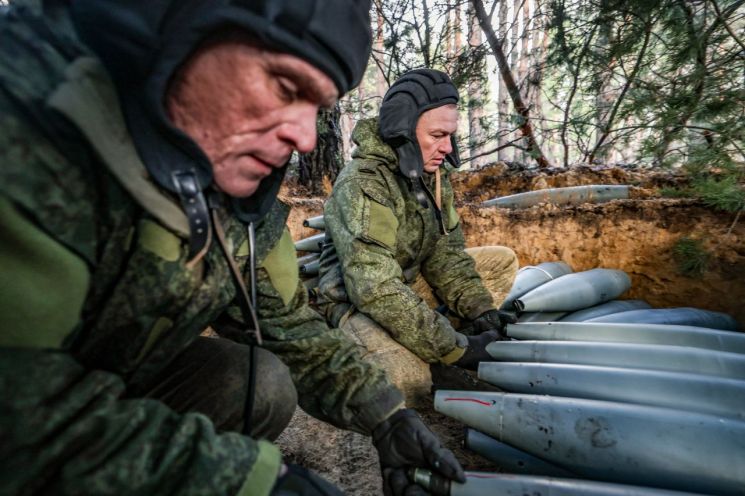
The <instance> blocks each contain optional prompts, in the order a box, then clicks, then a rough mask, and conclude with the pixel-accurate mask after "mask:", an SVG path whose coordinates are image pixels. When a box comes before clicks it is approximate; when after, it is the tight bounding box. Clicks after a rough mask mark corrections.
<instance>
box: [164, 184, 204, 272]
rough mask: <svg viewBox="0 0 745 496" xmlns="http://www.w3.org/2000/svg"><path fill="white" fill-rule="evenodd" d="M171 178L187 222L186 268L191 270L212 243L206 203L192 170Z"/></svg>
mask: <svg viewBox="0 0 745 496" xmlns="http://www.w3.org/2000/svg"><path fill="white" fill-rule="evenodd" d="M171 177H172V178H173V183H174V186H175V189H176V193H177V194H178V197H179V200H180V201H181V208H183V210H184V213H185V214H186V218H187V220H188V222H189V256H188V259H189V261H188V262H187V263H186V266H187V267H189V268H192V267H194V266H195V265H196V264H197V263H198V262H199V261H200V260H201V259H202V257H204V255H205V254H206V253H207V250H209V247H210V244H211V242H212V225H211V223H210V215H209V210H208V208H207V201H206V200H205V197H204V193H203V192H202V188H201V187H200V185H199V180H198V179H197V174H196V172H195V171H194V170H187V171H177V172H174V173H173V174H172V176H171Z"/></svg>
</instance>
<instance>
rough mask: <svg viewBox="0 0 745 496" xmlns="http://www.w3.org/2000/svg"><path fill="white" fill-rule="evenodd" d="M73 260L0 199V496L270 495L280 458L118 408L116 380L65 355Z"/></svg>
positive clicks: (147, 406)
mask: <svg viewBox="0 0 745 496" xmlns="http://www.w3.org/2000/svg"><path fill="white" fill-rule="evenodd" d="M76 259H77V256H76V255H73V254H72V253H71V252H69V251H67V249H66V248H65V247H63V246H62V245H60V244H59V243H58V242H57V241H56V240H54V239H52V238H50V237H49V236H48V235H47V234H46V233H44V232H43V231H42V230H40V229H39V228H38V227H36V226H35V225H34V224H33V223H31V222H30V221H28V220H27V219H26V218H25V216H23V215H22V214H21V213H20V211H19V210H17V209H16V208H15V207H14V206H13V204H11V203H10V202H9V201H8V200H5V199H3V198H2V197H1V196H0V281H2V283H1V284H0V439H2V442H1V443H0V493H2V494H36V493H54V494H57V493H59V494H61V493H95V494H111V495H123V494H174V493H178V494H185V495H188V494H194V495H197V494H224V495H228V494H231V495H232V494H247V493H248V492H249V489H250V490H251V494H262V495H267V494H269V492H270V491H271V488H272V486H273V484H274V481H275V479H276V475H277V473H278V470H279V466H280V464H281V457H280V454H279V451H278V450H277V448H275V447H274V446H272V445H271V444H269V443H266V442H263V441H259V442H257V441H254V440H252V439H250V438H247V437H244V436H241V435H238V434H234V433H225V434H218V433H216V432H215V430H214V428H213V426H212V424H211V422H210V421H209V420H208V419H207V418H206V417H204V416H202V415H199V414H188V415H178V414H176V413H175V412H173V411H172V410H170V409H169V408H167V407H166V406H165V405H163V404H162V403H160V402H157V401H154V400H147V399H122V394H123V392H124V383H123V381H122V379H121V378H120V377H118V376H117V375H115V374H112V373H109V372H103V371H97V370H87V369H85V368H84V367H83V366H82V365H80V363H78V362H77V361H76V360H75V359H74V358H73V357H72V356H71V355H70V354H69V353H67V352H66V351H65V350H64V345H63V342H64V338H65V337H66V336H67V335H69V334H70V333H71V332H72V331H73V329H74V328H75V326H76V325H77V321H76V320H75V319H73V318H72V316H77V319H79V312H80V308H81V306H82V304H83V301H84V298H85V294H86V289H87V283H88V277H89V276H88V273H87V268H86V265H85V264H83V263H82V262H80V261H79V259H78V260H76ZM55 261H57V262H56V264H55V263H54V262H55ZM55 265H59V266H58V267H55ZM47 270H50V271H52V272H51V273H50V274H47ZM11 281H12V284H11V283H10V282H11ZM64 288H68V294H58V293H60V291H62V290H63V289H64ZM50 293H51V294H50ZM40 295H46V298H44V297H40ZM50 301H51V302H52V303H51V304H48V303H47V302H50ZM27 317H28V318H27Z"/></svg>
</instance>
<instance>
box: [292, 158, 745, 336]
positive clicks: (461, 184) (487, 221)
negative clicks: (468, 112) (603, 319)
mask: <svg viewBox="0 0 745 496" xmlns="http://www.w3.org/2000/svg"><path fill="white" fill-rule="evenodd" d="M679 181H680V178H679V177H677V176H674V175H670V174H649V173H647V174H641V173H639V172H636V171H627V170H623V169H618V168H613V169H602V170H590V169H586V170H581V171H576V170H570V171H559V172H556V173H553V174H546V173H545V172H544V173H535V172H531V171H528V172H526V171H519V172H517V173H514V174H512V173H510V171H505V169H504V167H500V166H493V167H491V168H487V169H486V170H481V171H478V172H472V173H464V174H457V175H456V177H455V178H454V179H453V183H454V186H455V188H456V190H458V191H457V193H456V196H457V198H458V199H459V200H465V201H466V202H468V203H462V204H461V205H460V206H459V207H458V211H459V213H460V216H461V222H462V226H463V231H464V233H465V236H466V244H467V246H480V245H504V246H509V247H510V248H512V249H513V250H515V252H516V253H517V255H518V257H519V259H520V265H521V266H525V265H534V264H538V263H541V262H548V261H554V260H564V261H565V262H567V263H568V264H569V265H571V266H572V268H573V269H574V270H575V271H580V270H588V269H592V268H596V267H605V268H615V269H620V270H623V271H625V272H627V273H628V274H629V276H631V280H632V287H631V289H630V290H629V291H628V292H627V293H626V294H624V295H623V296H622V298H626V299H627V298H639V299H643V300H646V301H647V302H648V303H650V304H651V305H652V306H653V307H660V308H664V307H676V306H693V307H698V308H704V309H707V310H716V311H722V312H727V313H729V314H731V315H733V316H734V317H735V318H736V319H737V320H738V321H739V322H740V324H741V326H742V327H743V330H745V305H744V304H743V303H745V217H744V218H741V219H740V221H739V222H738V223H737V224H735V227H734V229H732V232H731V233H729V234H727V231H728V230H729V228H730V226H731V225H732V222H733V220H734V216H733V215H732V214H727V213H722V212H717V211H714V210H712V209H710V208H707V207H705V206H704V205H702V204H701V203H699V202H697V201H695V200H690V199H687V200H686V199H662V198H659V197H657V198H655V197H654V196H658V191H659V187H661V186H671V185H675V184H677V183H679ZM592 183H595V184H618V183H622V184H624V183H625V184H636V185H637V186H636V187H634V188H632V199H630V200H616V201H613V202H610V203H606V204H600V205H592V204H584V205H580V206H573V207H571V206H570V207H557V206H552V205H545V204H544V205H539V206H536V207H533V208H529V209H521V210H510V209H501V208H496V207H481V206H479V203H480V201H483V200H485V199H487V198H493V197H495V196H500V195H507V194H513V193H516V192H520V191H528V190H533V189H540V188H541V187H564V186H573V185H577V184H592ZM283 199H284V201H286V202H287V203H289V204H290V205H291V206H292V207H293V208H292V212H291V214H290V218H289V219H288V225H289V228H290V231H291V233H292V235H293V238H294V239H300V238H303V237H307V236H312V235H313V234H317V233H318V231H316V230H314V229H309V228H305V227H303V225H302V222H303V220H304V219H306V218H308V217H312V216H315V215H320V214H321V213H322V212H323V201H324V200H323V199H322V198H299V197H297V196H295V195H292V194H290V193H289V192H288V191H286V192H285V194H284V195H283ZM683 237H688V238H693V239H699V240H701V241H702V244H703V247H704V248H705V249H706V250H707V251H708V252H709V254H710V260H709V266H708V269H707V270H706V272H705V273H704V274H703V275H702V276H700V277H686V276H684V275H682V274H681V273H680V272H679V269H678V266H677V263H676V261H675V259H674V257H673V247H674V245H675V243H676V242H677V241H678V240H679V239H680V238H683Z"/></svg>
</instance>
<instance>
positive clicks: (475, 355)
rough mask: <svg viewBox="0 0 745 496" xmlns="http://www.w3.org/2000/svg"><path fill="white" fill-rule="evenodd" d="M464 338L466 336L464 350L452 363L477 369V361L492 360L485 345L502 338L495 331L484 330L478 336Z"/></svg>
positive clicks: (469, 368)
mask: <svg viewBox="0 0 745 496" xmlns="http://www.w3.org/2000/svg"><path fill="white" fill-rule="evenodd" d="M466 338H468V347H467V348H466V352H465V353H463V356H462V357H460V358H459V359H458V360H457V361H456V362H455V363H453V365H455V366H458V367H461V368H464V369H468V370H476V369H478V368H479V362H490V361H492V360H493V359H492V357H491V355H490V354H489V353H487V352H486V346H487V345H488V344H489V343H493V342H494V341H501V340H502V339H503V338H502V336H501V335H500V334H499V333H498V332H497V331H486V332H482V333H481V334H479V335H478V336H466Z"/></svg>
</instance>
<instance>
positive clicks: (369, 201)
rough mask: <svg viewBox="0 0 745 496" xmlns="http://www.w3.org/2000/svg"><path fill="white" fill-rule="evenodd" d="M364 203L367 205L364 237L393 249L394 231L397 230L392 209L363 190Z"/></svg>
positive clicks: (396, 222) (394, 243) (396, 220)
mask: <svg viewBox="0 0 745 496" xmlns="http://www.w3.org/2000/svg"><path fill="white" fill-rule="evenodd" d="M365 204H366V207H367V208H366V210H367V212H366V214H367V223H366V229H365V232H364V235H365V238H366V239H367V240H368V241H372V242H374V243H377V244H379V245H382V246H384V247H385V248H388V249H391V250H392V249H394V248H395V246H396V233H397V232H398V219H397V218H396V215H395V214H394V213H393V210H391V209H390V208H389V207H386V206H385V205H383V204H382V203H381V202H380V201H378V200H377V199H375V198H374V197H373V195H371V194H369V193H367V192H365Z"/></svg>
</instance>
